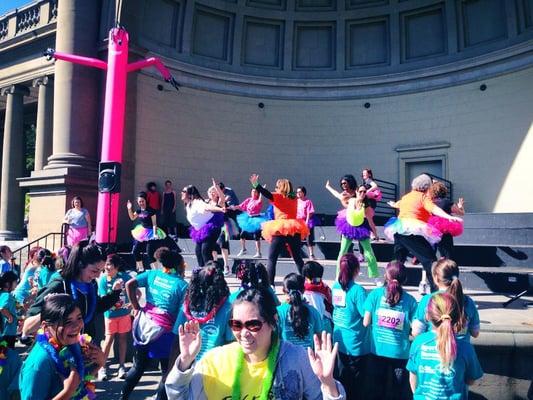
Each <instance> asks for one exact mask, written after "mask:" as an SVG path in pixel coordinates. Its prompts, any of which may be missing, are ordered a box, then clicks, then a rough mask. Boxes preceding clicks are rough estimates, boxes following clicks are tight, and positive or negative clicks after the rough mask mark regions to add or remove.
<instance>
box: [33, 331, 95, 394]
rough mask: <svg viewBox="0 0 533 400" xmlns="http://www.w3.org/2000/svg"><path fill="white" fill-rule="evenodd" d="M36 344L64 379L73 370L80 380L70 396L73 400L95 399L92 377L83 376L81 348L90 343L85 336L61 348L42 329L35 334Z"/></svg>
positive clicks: (83, 366)
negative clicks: (77, 341)
mask: <svg viewBox="0 0 533 400" xmlns="http://www.w3.org/2000/svg"><path fill="white" fill-rule="evenodd" d="M36 339H37V343H38V344H39V345H40V346H41V347H42V348H43V349H44V350H45V351H46V353H47V354H48V356H49V357H50V358H51V359H52V361H53V363H54V365H55V367H56V370H57V372H58V373H59V374H60V375H61V376H62V377H64V378H66V377H68V376H69V375H70V370H71V369H72V368H75V369H76V371H77V372H78V375H79V376H80V379H81V380H82V381H81V382H80V385H79V386H78V389H77V390H76V392H75V393H74V395H73V396H72V399H73V400H93V399H95V398H96V394H95V389H96V387H95V385H94V383H92V382H91V380H92V379H94V377H93V376H92V375H85V365H84V360H83V354H82V346H87V344H88V343H90V342H91V340H92V339H91V337H90V336H89V335H87V334H84V335H80V338H79V343H76V344H73V345H68V346H63V345H62V344H60V343H58V342H57V340H56V339H55V338H53V337H51V336H50V335H49V334H48V333H45V332H44V331H43V330H42V329H39V331H38V332H37V337H36Z"/></svg>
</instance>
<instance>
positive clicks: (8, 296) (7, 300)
mask: <svg viewBox="0 0 533 400" xmlns="http://www.w3.org/2000/svg"><path fill="white" fill-rule="evenodd" d="M0 308H5V309H6V310H7V311H9V313H10V314H11V316H12V317H13V321H11V323H8V322H7V318H6V317H5V316H4V315H3V314H0V318H2V322H3V324H2V325H3V327H4V329H3V330H2V332H0V336H15V335H16V334H17V321H18V319H17V300H15V296H13V294H12V293H10V292H3V291H2V292H0Z"/></svg>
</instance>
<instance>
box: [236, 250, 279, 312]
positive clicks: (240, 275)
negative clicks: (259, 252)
mask: <svg viewBox="0 0 533 400" xmlns="http://www.w3.org/2000/svg"><path fill="white" fill-rule="evenodd" d="M235 275H236V276H237V279H239V280H240V281H241V286H240V287H239V288H238V289H237V290H236V291H235V292H233V293H232V294H231V295H230V296H229V302H230V303H233V302H234V301H235V299H236V298H237V296H238V295H239V294H240V293H241V292H242V291H243V290H246V289H263V290H266V291H268V292H269V293H270V295H271V296H272V299H273V300H274V303H276V305H278V306H279V305H280V304H281V303H280V302H279V299H278V296H277V295H276V292H274V290H273V289H272V286H270V284H269V279H268V273H267V270H266V268H265V266H264V265H263V264H262V263H259V262H258V263H256V262H254V261H249V260H243V261H241V263H240V264H239V266H238V267H237V271H236V272H235Z"/></svg>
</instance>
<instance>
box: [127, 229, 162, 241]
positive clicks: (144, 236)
mask: <svg viewBox="0 0 533 400" xmlns="http://www.w3.org/2000/svg"><path fill="white" fill-rule="evenodd" d="M131 236H133V238H134V239H135V240H137V241H138V242H147V241H149V240H159V239H164V238H166V237H167V234H166V233H165V232H164V231H163V230H162V229H161V228H157V234H156V235H154V230H153V228H145V227H143V226H142V225H137V226H136V227H135V228H133V229H132V230H131Z"/></svg>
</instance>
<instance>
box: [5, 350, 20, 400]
mask: <svg viewBox="0 0 533 400" xmlns="http://www.w3.org/2000/svg"><path fill="white" fill-rule="evenodd" d="M21 365H22V360H21V359H20V357H19V355H18V353H17V352H16V351H15V350H11V349H7V352H6V361H5V364H4V365H3V369H2V373H1V374H0V399H1V400H5V399H10V398H11V397H10V396H11V395H12V393H14V392H15V391H16V390H18V388H19V373H20V367H21Z"/></svg>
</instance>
